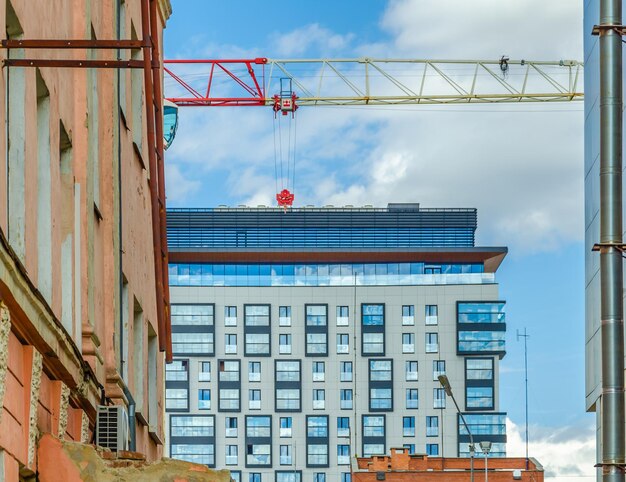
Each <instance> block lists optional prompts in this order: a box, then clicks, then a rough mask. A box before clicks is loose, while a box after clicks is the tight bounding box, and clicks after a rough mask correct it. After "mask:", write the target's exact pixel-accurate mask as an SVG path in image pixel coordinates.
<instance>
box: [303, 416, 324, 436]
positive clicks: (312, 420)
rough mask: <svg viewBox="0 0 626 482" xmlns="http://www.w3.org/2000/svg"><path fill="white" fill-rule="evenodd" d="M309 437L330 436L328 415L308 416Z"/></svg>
mask: <svg viewBox="0 0 626 482" xmlns="http://www.w3.org/2000/svg"><path fill="white" fill-rule="evenodd" d="M306 424H307V437H308V438H328V417H324V416H320V417H307V419H306Z"/></svg>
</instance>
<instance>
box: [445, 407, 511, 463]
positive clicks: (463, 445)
mask: <svg viewBox="0 0 626 482" xmlns="http://www.w3.org/2000/svg"><path fill="white" fill-rule="evenodd" d="M464 415H465V421H466V422H467V425H468V426H469V429H470V432H471V433H472V434H480V435H481V436H484V437H488V438H487V440H491V441H492V444H491V451H490V452H489V457H506V414H505V413H465V414H464ZM457 423H458V430H459V432H458V435H459V437H458V441H459V457H469V442H470V438H469V434H468V433H467V429H466V428H465V425H464V424H463V422H462V421H461V417H460V416H457ZM474 436H475V435H474Z"/></svg>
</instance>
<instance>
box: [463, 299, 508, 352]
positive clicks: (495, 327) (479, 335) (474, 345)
mask: <svg viewBox="0 0 626 482" xmlns="http://www.w3.org/2000/svg"><path fill="white" fill-rule="evenodd" d="M505 336H506V323H505V313H504V302H495V303H489V302H483V303H474V302H461V301H459V302H458V303H457V337H458V339H457V354H459V355H463V354H473V353H485V354H491V353H493V354H498V355H503V354H504V353H505Z"/></svg>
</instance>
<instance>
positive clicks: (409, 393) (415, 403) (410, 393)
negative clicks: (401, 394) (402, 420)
mask: <svg viewBox="0 0 626 482" xmlns="http://www.w3.org/2000/svg"><path fill="white" fill-rule="evenodd" d="M418 397H419V394H418V391H417V388H407V389H406V408H419V398H418Z"/></svg>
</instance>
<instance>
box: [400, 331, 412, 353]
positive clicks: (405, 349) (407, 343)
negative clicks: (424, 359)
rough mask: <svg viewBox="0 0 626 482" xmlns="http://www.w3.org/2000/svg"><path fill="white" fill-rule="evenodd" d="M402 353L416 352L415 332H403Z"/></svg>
mask: <svg viewBox="0 0 626 482" xmlns="http://www.w3.org/2000/svg"><path fill="white" fill-rule="evenodd" d="M402 353H415V334H414V333H402Z"/></svg>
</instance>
